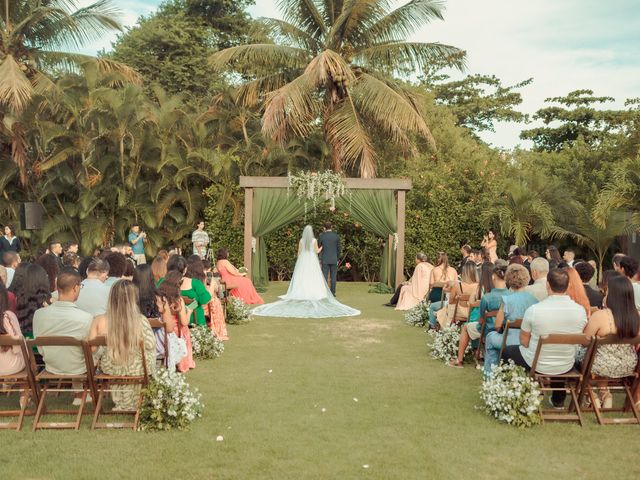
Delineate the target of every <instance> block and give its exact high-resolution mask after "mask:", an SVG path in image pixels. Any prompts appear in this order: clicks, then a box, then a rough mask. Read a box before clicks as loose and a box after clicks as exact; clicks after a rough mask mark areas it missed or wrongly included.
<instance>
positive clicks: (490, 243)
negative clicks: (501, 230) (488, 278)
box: [480, 230, 498, 263]
mask: <svg viewBox="0 0 640 480" xmlns="http://www.w3.org/2000/svg"><path fill="white" fill-rule="evenodd" d="M480 245H481V246H482V247H483V248H485V249H486V250H487V252H488V253H489V259H490V260H491V263H496V260H497V259H498V254H497V253H496V249H497V248H498V242H497V240H496V234H495V232H494V231H493V230H489V231H488V232H487V234H486V235H485V236H484V238H483V239H482V243H481V244H480Z"/></svg>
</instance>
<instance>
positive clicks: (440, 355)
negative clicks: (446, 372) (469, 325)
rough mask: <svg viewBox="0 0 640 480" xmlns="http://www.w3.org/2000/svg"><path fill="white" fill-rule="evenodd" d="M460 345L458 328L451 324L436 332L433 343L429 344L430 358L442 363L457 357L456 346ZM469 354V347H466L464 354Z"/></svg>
mask: <svg viewBox="0 0 640 480" xmlns="http://www.w3.org/2000/svg"><path fill="white" fill-rule="evenodd" d="M459 343H460V327H459V326H457V325H455V324H453V323H452V324H451V325H448V326H446V327H443V328H441V329H440V330H437V331H436V332H435V334H434V335H433V343H432V344H431V356H432V357H433V358H437V359H440V360H442V361H444V362H449V361H451V359H453V358H456V357H457V356H458V344H459ZM469 352H471V345H467V349H466V350H465V352H464V354H465V355H467V353H469Z"/></svg>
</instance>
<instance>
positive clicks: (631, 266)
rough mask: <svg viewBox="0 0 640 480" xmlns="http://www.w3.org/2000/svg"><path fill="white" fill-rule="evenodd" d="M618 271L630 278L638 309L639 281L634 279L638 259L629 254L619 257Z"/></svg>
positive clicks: (639, 300)
mask: <svg viewBox="0 0 640 480" xmlns="http://www.w3.org/2000/svg"><path fill="white" fill-rule="evenodd" d="M620 273H622V274H623V275H624V276H625V277H627V278H628V279H629V280H631V285H632V286H633V296H634V297H635V302H636V308H637V309H638V310H640V283H638V282H637V281H636V275H638V260H636V259H635V258H633V257H630V256H629V255H625V256H624V257H622V258H621V259H620Z"/></svg>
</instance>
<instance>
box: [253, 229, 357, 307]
mask: <svg viewBox="0 0 640 480" xmlns="http://www.w3.org/2000/svg"><path fill="white" fill-rule="evenodd" d="M317 246H318V244H317V242H316V239H315V237H314V235H313V229H312V228H311V225H307V226H306V227H304V230H303V232H302V238H301V239H300V242H299V244H298V259H297V260H296V266H295V268H294V269H293V275H292V277H291V282H290V283H289V289H288V290H287V293H286V294H285V295H281V296H280V300H278V301H276V302H273V303H268V304H266V305H261V306H259V307H257V308H255V309H254V310H253V314H254V315H259V316H263V317H296V318H329V317H349V316H353V315H359V314H360V311H358V310H356V309H354V308H351V307H348V306H347V305H343V304H342V303H340V302H338V300H336V298H335V297H334V296H333V294H332V293H331V290H329V287H328V285H327V280H326V279H325V278H324V277H323V276H322V270H321V269H320V262H319V260H318V253H317Z"/></svg>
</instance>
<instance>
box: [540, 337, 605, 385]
mask: <svg viewBox="0 0 640 480" xmlns="http://www.w3.org/2000/svg"><path fill="white" fill-rule="evenodd" d="M545 345H582V346H583V347H586V348H587V353H586V354H585V357H584V360H583V362H582V372H583V373H585V372H588V370H589V368H590V363H591V357H592V356H593V349H594V345H595V338H594V337H590V336H588V335H585V334H584V333H553V334H550V335H543V336H541V337H540V338H539V339H538V346H537V348H536V354H535V357H534V358H533V363H532V365H531V375H534V374H535V373H536V369H537V367H538V362H539V360H540V353H541V352H542V347H544V346H545Z"/></svg>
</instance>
